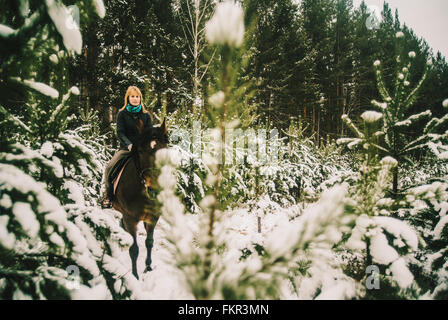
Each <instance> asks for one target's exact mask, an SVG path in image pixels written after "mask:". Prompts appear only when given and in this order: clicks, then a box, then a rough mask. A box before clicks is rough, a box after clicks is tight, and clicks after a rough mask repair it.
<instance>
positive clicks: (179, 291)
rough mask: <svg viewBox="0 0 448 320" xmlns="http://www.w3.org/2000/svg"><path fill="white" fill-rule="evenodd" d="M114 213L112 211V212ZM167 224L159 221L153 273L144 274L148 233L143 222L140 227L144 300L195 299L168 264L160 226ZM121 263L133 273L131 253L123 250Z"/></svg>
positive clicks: (138, 267)
mask: <svg viewBox="0 0 448 320" xmlns="http://www.w3.org/2000/svg"><path fill="white" fill-rule="evenodd" d="M111 211H112V210H111ZM161 223H165V222H164V221H163V219H160V220H159V223H158V225H157V226H156V229H155V230H154V246H153V249H152V265H151V266H152V268H153V270H152V271H151V272H146V273H144V272H143V271H144V270H145V260H146V255H147V254H146V247H145V239H146V231H145V228H144V226H143V222H140V223H139V225H138V231H137V243H138V247H139V255H138V260H137V270H138V274H139V277H140V283H141V284H142V289H143V291H144V296H143V297H144V298H145V299H148V300H191V299H194V297H193V296H192V295H191V294H190V293H188V292H187V291H186V290H185V287H183V285H182V275H181V272H180V271H179V270H176V269H175V268H173V267H172V266H170V265H169V264H167V263H166V262H164V261H165V260H166V259H165V258H166V256H167V255H168V252H167V249H166V248H165V247H164V241H166V240H165V238H164V236H163V234H162V231H161V228H160V224H161ZM118 259H119V260H120V262H122V263H123V265H125V266H126V267H127V268H128V270H129V272H131V258H130V257H129V251H128V250H123V251H122V253H121V255H120V256H119V257H118Z"/></svg>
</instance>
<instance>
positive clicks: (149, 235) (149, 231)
mask: <svg viewBox="0 0 448 320" xmlns="http://www.w3.org/2000/svg"><path fill="white" fill-rule="evenodd" d="M157 220H158V219H157ZM157 220H156V221H155V222H154V223H153V222H152V221H151V223H148V222H145V229H146V240H145V245H146V251H147V255H146V269H145V272H147V271H151V270H152V268H151V262H152V259H151V251H152V246H153V244H154V228H155V227H156V223H157Z"/></svg>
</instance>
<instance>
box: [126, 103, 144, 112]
mask: <svg viewBox="0 0 448 320" xmlns="http://www.w3.org/2000/svg"><path fill="white" fill-rule="evenodd" d="M126 110H128V111H129V112H132V113H138V112H140V110H142V105H141V104H139V105H138V106H136V107H134V106H131V104H129V103H128V105H127V106H126Z"/></svg>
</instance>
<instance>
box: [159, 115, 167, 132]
mask: <svg viewBox="0 0 448 320" xmlns="http://www.w3.org/2000/svg"><path fill="white" fill-rule="evenodd" d="M160 127H161V128H162V130H163V133H164V134H166V133H167V132H168V130H167V129H166V118H163V121H162V125H161V126H160Z"/></svg>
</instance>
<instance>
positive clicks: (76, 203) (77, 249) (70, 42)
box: [0, 0, 142, 299]
mask: <svg viewBox="0 0 448 320" xmlns="http://www.w3.org/2000/svg"><path fill="white" fill-rule="evenodd" d="M77 8H78V9H80V12H81V16H82V17H84V18H86V19H88V16H89V14H91V13H92V12H93V11H96V13H97V14H98V15H99V16H104V6H103V3H102V1H100V0H94V1H92V2H87V3H86V2H83V3H78V7H77ZM94 8H95V9H96V10H94ZM6 12H7V13H10V14H11V16H4V15H3V11H2V22H3V23H7V24H9V25H5V24H1V25H0V30H1V32H0V42H1V46H2V51H1V54H2V61H5V63H4V64H3V65H2V69H0V73H1V77H2V79H5V80H4V81H2V82H1V84H0V88H1V91H2V92H5V91H8V90H11V92H15V91H14V89H17V88H21V90H20V93H21V95H20V97H19V98H18V97H17V96H14V95H12V94H11V95H10V94H4V95H2V96H1V98H0V114H1V118H0V123H1V124H2V125H1V127H2V129H3V128H8V131H3V132H2V144H1V146H0V228H1V237H0V251H1V253H2V254H1V257H0V296H1V297H2V298H3V299H28V298H31V299H64V298H75V299H81V298H82V299H85V298H91V299H108V298H129V297H134V298H135V297H142V295H141V294H142V292H141V291H140V288H139V285H138V283H137V282H136V280H135V279H134V278H133V277H132V276H131V275H130V273H129V272H128V271H129V270H128V269H127V268H126V267H124V266H123V264H122V262H121V261H120V260H119V259H118V256H117V255H118V254H119V252H120V250H119V249H120V247H121V248H122V247H127V246H129V245H130V244H131V242H130V237H129V235H128V234H127V233H125V232H124V231H123V229H121V228H120V227H119V226H118V221H117V219H114V217H113V215H111V214H110V213H107V212H104V211H101V210H99V209H97V208H94V207H91V206H89V205H91V204H92V202H93V198H94V195H95V194H96V192H97V190H96V189H99V188H98V184H99V182H100V181H101V174H102V161H104V158H103V157H101V153H97V152H96V151H98V149H100V147H99V145H98V143H97V142H98V141H95V140H94V141H89V140H87V141H84V138H82V137H81V136H82V131H83V130H84V129H87V130H90V129H93V128H85V127H81V128H76V129H74V130H71V129H69V126H70V122H71V121H72V120H73V119H72V118H73V117H72V116H71V115H72V114H73V109H72V108H71V104H72V100H71V97H72V96H73V95H77V94H79V90H78V89H77V88H76V87H72V88H70V89H68V92H67V93H66V94H64V95H63V96H60V95H59V91H58V90H56V89H55V88H53V86H52V85H55V86H57V87H58V88H59V90H64V89H63V86H64V84H66V83H67V82H66V81H65V80H64V78H63V76H64V72H62V73H61V72H60V69H59V70H58V69H57V68H56V69H52V67H51V66H58V63H59V62H61V60H63V59H64V57H65V56H66V55H67V54H72V53H73V51H74V52H76V53H79V52H80V48H81V41H82V37H81V34H80V32H79V29H78V28H76V27H74V25H73V21H72V20H71V15H70V14H69V11H68V10H67V7H66V6H65V5H64V3H63V2H62V1H53V0H48V1H45V2H39V1H20V2H18V3H17V4H14V5H13V4H10V5H8V6H7V8H6ZM69 22H70V23H69ZM45 40H46V42H45V43H50V44H53V45H54V47H52V46H45V45H42V44H43V43H44V41H45ZM55 42H56V43H55ZM11 43H13V44H15V45H11ZM59 46H60V47H65V49H66V51H64V50H59ZM3 48H8V50H3ZM61 51H62V53H61ZM23 56H24V57H25V58H24V59H23V61H22V59H21V57H23ZM42 61H43V62H48V63H49V62H50V61H51V63H49V64H43V65H41V64H40V62H42ZM33 63H34V64H33ZM55 70H56V71H55ZM17 75H20V77H18V76H17ZM28 77H29V79H27V78H28ZM47 83H49V84H47ZM15 100H19V101H20V104H19V107H16V106H17V101H15ZM3 133H5V134H4V135H3ZM92 181H93V182H94V181H97V182H98V183H97V184H95V183H92ZM89 187H90V189H89Z"/></svg>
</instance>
